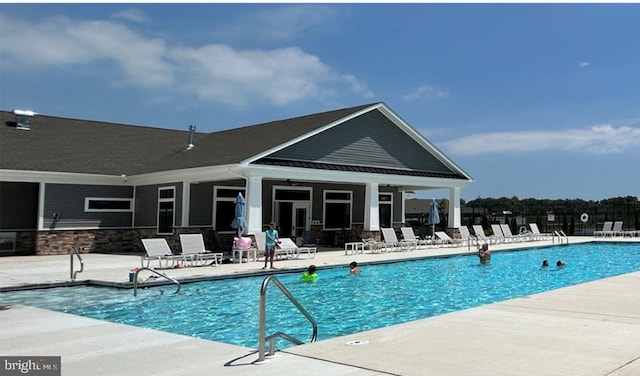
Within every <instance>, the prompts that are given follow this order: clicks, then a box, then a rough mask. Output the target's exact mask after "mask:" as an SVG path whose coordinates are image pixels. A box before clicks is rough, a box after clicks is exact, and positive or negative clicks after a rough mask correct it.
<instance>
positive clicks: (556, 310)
mask: <svg viewBox="0 0 640 376" xmlns="http://www.w3.org/2000/svg"><path fill="white" fill-rule="evenodd" d="M593 240H594V238H593V237H571V243H572V244H575V243H580V242H587V241H593ZM596 240H603V241H612V240H611V239H606V240H604V239H601V238H598V239H596ZM614 240H615V241H632V242H635V244H638V247H640V239H638V238H635V239H629V238H626V239H620V238H618V239H614ZM550 243H551V242H549V241H545V242H526V243H514V244H506V245H492V246H491V249H492V251H494V252H496V251H500V250H505V249H513V248H530V247H538V246H547V245H550ZM474 252H475V251H474V250H472V251H468V250H467V248H466V247H453V248H448V247H447V248H429V249H421V250H416V251H413V252H402V253H399V252H392V253H378V254H368V253H365V254H357V255H348V256H347V255H345V253H344V251H341V250H338V251H335V250H323V251H321V252H320V251H319V252H318V254H317V256H316V258H314V259H308V258H307V257H306V255H303V256H301V257H300V259H298V260H286V261H277V262H276V266H277V267H279V268H281V269H280V270H279V272H281V271H286V270H292V271H294V270H299V269H303V268H306V267H307V266H308V265H309V264H311V263H313V264H316V265H317V266H319V267H332V266H346V265H347V264H348V263H349V262H351V261H352V260H356V261H358V262H359V263H361V264H366V263H370V262H377V261H385V260H392V259H393V260H397V259H403V258H415V257H426V256H437V255H453V254H460V253H474ZM83 258H84V263H85V270H84V272H83V273H81V274H78V278H77V279H78V280H94V281H103V282H108V283H123V282H126V281H127V280H128V273H129V270H130V269H131V268H134V267H137V266H140V257H139V256H134V255H103V254H85V255H83ZM69 259H70V257H69V256H68V255H65V256H26V257H2V258H0V278H1V279H0V281H1V282H0V288H7V287H16V286H24V285H33V284H51V283H64V282H68V281H69V279H70V268H69ZM262 265H263V264H262V263H260V262H258V263H253V262H251V263H244V264H225V265H221V266H217V267H196V268H185V269H171V270H165V271H164V272H166V273H167V274H169V275H171V276H173V277H176V278H178V279H180V280H185V279H190V278H195V279H199V278H205V277H210V276H223V275H244V274H256V273H263V272H264V271H262V270H261V267H262ZM144 273H148V272H144ZM147 275H148V274H147ZM141 276H143V275H142V274H141ZM144 276H146V275H144ZM523 278H526V276H523ZM638 286H640V272H636V273H629V274H625V275H621V276H617V277H612V278H607V279H604V280H599V281H594V282H589V283H584V284H580V285H576V286H571V287H566V288H562V289H557V290H553V291H549V292H545V293H541V294H535V295H531V296H527V297H522V298H517V299H511V300H507V301H504V302H500V303H494V304H489V305H484V306H480V307H476V308H472V309H467V310H463V311H458V312H453V313H449V314H445V315H440V316H436V317H432V318H427V319H423V320H417V321H413V322H409V323H405V324H400V325H395V326H392V327H387V328H381V329H375V330H371V331H367V332H362V333H357V334H353V335H348V336H343V337H338V338H334V339H329V340H323V341H319V342H316V343H312V344H306V345H301V346H296V347H291V348H287V349H285V350H283V351H279V352H277V353H276V356H274V357H273V358H267V361H266V362H264V363H262V364H255V363H254V362H255V361H256V360H257V358H258V355H257V354H256V353H255V349H249V348H244V347H239V346H234V345H228V344H224V343H219V342H213V341H205V340H199V339H196V338H192V337H187V336H181V335H176V334H171V333H166V332H160V331H155V330H150V329H143V328H137V327H132V326H127V325H120V324H113V323H109V322H105V321H100V320H95V319H89V318H83V317H78V316H74V315H69V314H64V313H59V312H53V311H48V310H43V309H38V308H32V307H26V306H11V307H0V308H4V309H2V310H0V323H1V324H0V327H1V330H0V357H3V356H25V357H26V356H61V357H62V374H63V375H138V374H154V375H205V374H206V375H211V374H215V375H255V374H258V373H260V374H267V375H276V374H277V375H289V374H304V375H594V376H604V375H616V376H625V375H639V374H640V298H639V294H638ZM257 294H258V293H257V292H256V299H257ZM257 314H258V313H257V312H256V315H257ZM232 324H233V323H230V325H232ZM256 335H257V328H256ZM352 341H357V342H356V343H363V344H360V345H347V343H349V342H352ZM0 366H1V365H0Z"/></svg>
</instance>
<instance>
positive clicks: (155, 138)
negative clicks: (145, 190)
mask: <svg viewBox="0 0 640 376" xmlns="http://www.w3.org/2000/svg"><path fill="white" fill-rule="evenodd" d="M372 105H373V104H366V105H360V106H355V107H350V108H344V109H340V110H335V111H328V112H322V113H317V114H312V115H307V116H300V117H296V118H291V119H286V120H279V121H272V122H268V123H263V124H257V125H253V126H247V127H242V128H236V129H231V130H225V131H220V132H214V133H208V134H207V133H196V135H195V137H194V144H195V147H194V148H192V149H191V150H188V151H185V150H186V149H187V141H188V134H189V132H188V131H178V130H170V129H161V128H153V127H145V126H132V125H124V124H114V123H105V122H100V121H92V120H79V119H68V118H61V117H53V116H45V115H36V116H34V117H33V119H32V120H31V129H30V130H19V129H17V128H16V124H15V117H14V114H13V113H12V112H9V111H1V112H0V169H7V170H27V171H52V172H72V173H85V174H101V175H118V176H119V175H122V174H126V175H129V176H132V175H136V174H142V173H151V172H159V171H170V170H180V169H187V168H193V167H204V166H213V165H226V164H236V163H240V162H241V161H243V160H246V159H247V158H249V157H251V156H254V155H256V154H260V153H261V152H264V151H265V150H269V149H271V148H274V147H276V146H277V145H280V144H283V143H286V142H287V141H289V140H291V139H294V138H297V137H300V136H302V135H304V134H306V133H309V132H312V131H313V130H315V129H317V128H320V127H323V126H325V125H327V124H330V123H332V122H335V121H337V120H339V119H341V118H344V117H347V116H349V115H351V114H353V113H357V112H358V111H361V110H363V109H365V108H367V107H370V106H372Z"/></svg>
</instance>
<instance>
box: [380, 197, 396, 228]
mask: <svg viewBox="0 0 640 376" xmlns="http://www.w3.org/2000/svg"><path fill="white" fill-rule="evenodd" d="M381 196H390V198H391V199H390V200H389V201H382V200H380V197H381ZM382 205H389V206H390V207H391V209H390V211H389V214H391V218H390V225H391V226H393V193H392V192H379V193H378V213H382V211H381V210H380V209H379V208H380V206H382ZM378 220H380V218H378ZM380 225H381V226H382V221H380Z"/></svg>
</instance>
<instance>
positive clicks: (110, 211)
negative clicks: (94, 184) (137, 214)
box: [84, 197, 134, 213]
mask: <svg viewBox="0 0 640 376" xmlns="http://www.w3.org/2000/svg"><path fill="white" fill-rule="evenodd" d="M91 201H129V209H91V208H89V202H91ZM133 205H134V203H133V199H131V198H115V197H85V198H84V211H85V213H96V212H101V213H131V212H133Z"/></svg>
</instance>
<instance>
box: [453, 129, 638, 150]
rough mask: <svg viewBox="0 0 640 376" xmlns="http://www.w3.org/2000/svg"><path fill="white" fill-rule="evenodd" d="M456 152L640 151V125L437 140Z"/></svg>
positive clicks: (499, 133) (493, 134)
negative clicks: (639, 126) (635, 126)
mask: <svg viewBox="0 0 640 376" xmlns="http://www.w3.org/2000/svg"><path fill="white" fill-rule="evenodd" d="M440 145H441V146H442V147H443V149H445V150H447V151H448V152H450V153H452V154H457V155H481V154H489V153H521V152H534V151H545V150H561V151H568V152H572V153H582V154H617V153H623V152H626V151H631V150H636V151H637V150H640V128H634V127H630V126H627V125H622V126H619V127H615V126H613V125H610V124H605V125H595V126H592V127H591V128H585V129H567V130H563V131H551V130H549V131H523V132H493V133H484V134H476V135H470V136H465V137H461V138H458V139H455V140H451V141H446V142H442V143H440Z"/></svg>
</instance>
